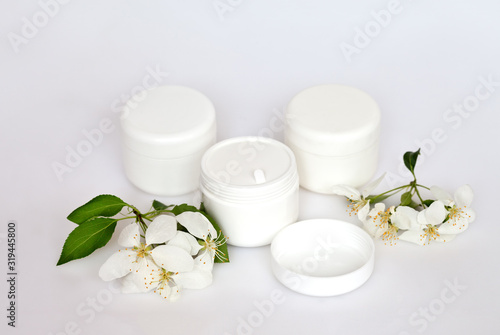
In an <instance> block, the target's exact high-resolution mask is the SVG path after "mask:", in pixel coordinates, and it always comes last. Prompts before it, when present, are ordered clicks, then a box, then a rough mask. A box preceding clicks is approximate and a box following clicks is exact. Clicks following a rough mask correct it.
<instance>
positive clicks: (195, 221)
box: [176, 212, 227, 267]
mask: <svg viewBox="0 0 500 335" xmlns="http://www.w3.org/2000/svg"><path fill="white" fill-rule="evenodd" d="M176 219H177V221H178V222H179V223H180V224H181V225H182V226H184V227H185V228H186V229H187V230H188V232H189V233H190V234H191V235H193V236H195V237H197V238H199V239H200V240H201V241H200V242H199V243H200V245H201V249H200V254H199V255H198V257H197V260H198V262H199V263H201V264H202V265H208V266H209V267H212V266H213V263H214V260H215V257H217V258H219V259H221V260H224V259H226V255H224V253H223V252H222V251H220V250H219V247H220V246H221V245H222V244H224V243H225V242H226V240H227V238H226V237H224V236H223V235H222V233H219V234H217V231H216V230H215V228H214V226H213V225H212V223H210V221H209V220H208V219H207V218H206V217H205V216H204V215H203V214H201V213H199V212H184V213H181V214H179V215H177V216H176Z"/></svg>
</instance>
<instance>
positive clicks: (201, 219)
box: [176, 212, 217, 240]
mask: <svg viewBox="0 0 500 335" xmlns="http://www.w3.org/2000/svg"><path fill="white" fill-rule="evenodd" d="M176 219H177V221H178V222H179V223H180V224H181V225H182V226H184V227H185V228H186V229H187V230H188V231H189V232H190V233H191V235H194V236H196V237H198V238H201V239H203V240H206V239H207V236H208V234H210V235H211V236H212V239H215V238H217V231H215V228H214V226H213V225H212V224H211V223H210V221H208V219H207V218H206V217H205V215H203V214H201V213H199V212H184V213H181V214H179V215H177V216H176Z"/></svg>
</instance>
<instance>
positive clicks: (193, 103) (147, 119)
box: [121, 86, 216, 158]
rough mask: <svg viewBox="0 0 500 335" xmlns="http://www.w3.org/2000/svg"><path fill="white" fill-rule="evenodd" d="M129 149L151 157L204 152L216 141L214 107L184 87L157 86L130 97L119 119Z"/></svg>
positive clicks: (171, 156)
mask: <svg viewBox="0 0 500 335" xmlns="http://www.w3.org/2000/svg"><path fill="white" fill-rule="evenodd" d="M121 126H122V130H123V141H124V144H125V146H127V147H128V148H129V149H131V150H133V151H135V152H137V153H139V154H142V155H145V156H149V157H153V158H174V157H182V156H188V155H190V154H193V153H195V152H197V151H199V150H203V149H205V148H206V147H207V145H210V144H212V143H213V141H214V139H215V132H216V126H215V108H214V106H213V104H212V102H211V101H210V99H208V98H207V97H206V96H205V95H203V94H202V93H200V92H198V91H197V90H194V89H192V88H189V87H184V86H160V87H156V88H153V89H150V90H146V91H143V92H140V93H138V94H136V95H135V96H133V97H132V98H131V99H130V100H129V101H128V102H127V104H126V106H125V108H124V109H123V114H122V116H121Z"/></svg>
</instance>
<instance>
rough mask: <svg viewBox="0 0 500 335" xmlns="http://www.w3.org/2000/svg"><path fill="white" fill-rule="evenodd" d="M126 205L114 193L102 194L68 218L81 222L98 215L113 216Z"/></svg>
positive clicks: (77, 222)
mask: <svg viewBox="0 0 500 335" xmlns="http://www.w3.org/2000/svg"><path fill="white" fill-rule="evenodd" d="M124 206H128V204H127V203H125V202H124V201H123V200H122V199H120V198H118V197H116V196H114V195H110V194H102V195H98V196H97V197H95V198H94V199H92V200H90V201H89V202H87V203H86V204H85V205H82V206H80V207H78V208H77V209H75V210H74V211H73V212H71V214H70V215H68V220H70V221H72V222H74V223H76V224H81V223H83V222H85V221H87V220H89V219H91V218H95V217H97V216H105V217H111V216H114V215H116V214H118V213H119V212H120V211H121V210H122V208H123V207H124Z"/></svg>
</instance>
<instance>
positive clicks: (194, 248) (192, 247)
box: [168, 231, 202, 255]
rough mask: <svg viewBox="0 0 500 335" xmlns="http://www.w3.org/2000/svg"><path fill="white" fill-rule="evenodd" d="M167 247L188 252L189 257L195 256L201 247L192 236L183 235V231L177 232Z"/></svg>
mask: <svg viewBox="0 0 500 335" xmlns="http://www.w3.org/2000/svg"><path fill="white" fill-rule="evenodd" d="M168 245H173V246H176V247H179V248H182V249H184V250H186V251H187V252H189V253H190V254H191V255H196V254H197V253H198V251H200V249H201V248H202V246H201V245H200V244H199V243H198V240H197V239H195V238H194V237H193V235H191V234H188V233H185V232H183V231H178V232H177V234H176V235H175V236H174V238H172V239H170V240H169V241H168Z"/></svg>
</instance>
